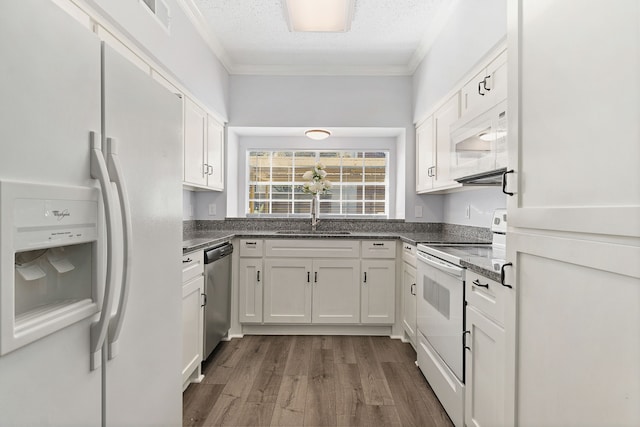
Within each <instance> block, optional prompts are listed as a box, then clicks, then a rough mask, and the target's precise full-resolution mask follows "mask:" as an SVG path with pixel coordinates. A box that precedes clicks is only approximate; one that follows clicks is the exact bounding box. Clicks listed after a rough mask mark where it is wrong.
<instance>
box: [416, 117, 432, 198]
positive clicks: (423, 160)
mask: <svg viewBox="0 0 640 427" xmlns="http://www.w3.org/2000/svg"><path fill="white" fill-rule="evenodd" d="M434 154H435V144H434V130H433V116H429V118H428V119H427V120H425V121H424V122H423V123H422V124H421V125H420V126H418V127H417V128H416V192H417V193H421V192H424V191H427V190H430V189H431V188H432V187H433V176H434V174H435V166H436V162H435V157H434Z"/></svg>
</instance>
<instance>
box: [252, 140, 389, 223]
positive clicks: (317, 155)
mask: <svg viewBox="0 0 640 427" xmlns="http://www.w3.org/2000/svg"><path fill="white" fill-rule="evenodd" d="M252 152H268V153H270V156H269V168H270V171H269V177H270V178H272V177H273V173H272V170H273V158H274V157H275V156H274V153H291V157H292V158H294V159H295V154H296V153H314V157H313V158H314V163H315V162H317V161H321V162H322V159H323V157H321V155H322V153H336V154H337V155H338V157H340V158H341V159H342V158H344V157H343V155H344V153H358V154H359V155H361V156H362V157H357V158H362V159H363V166H362V167H363V174H362V175H363V181H361V182H360V183H358V182H349V181H344V180H343V179H342V176H343V171H342V168H343V165H342V161H341V162H340V175H341V179H340V181H338V182H336V181H335V180H334V179H332V180H331V181H332V183H333V185H334V186H333V188H332V190H331V191H332V192H335V191H336V189H338V188H339V189H340V192H341V195H340V197H339V198H338V199H337V200H334V201H332V202H331V203H336V204H339V206H340V213H323V212H321V213H320V217H321V218H343V219H344V218H346V219H389V218H391V209H392V206H391V198H390V191H391V181H392V172H393V171H392V162H391V159H392V150H390V149H388V148H377V147H376V148H374V147H370V148H362V147H358V148H354V149H344V148H341V149H331V148H326V149H312V148H309V149H300V148H284V147H282V148H246V149H245V150H244V157H245V168H244V179H243V181H244V190H243V191H242V194H243V199H244V203H243V204H244V209H243V210H244V216H245V217H247V218H307V217H308V216H309V213H307V212H303V213H293V212H290V213H266V214H265V213H250V212H249V208H250V205H251V203H252V200H251V199H250V197H249V195H250V191H249V188H250V186H251V185H267V186H273V185H274V183H275V184H276V185H277V184H281V185H291V186H292V192H291V198H289V199H282V201H288V202H290V203H292V206H291V211H294V210H295V203H296V198H295V194H296V192H295V188H296V187H299V186H301V185H302V183H303V182H304V181H303V180H302V173H304V171H307V170H309V169H308V166H304V167H301V168H300V171H298V170H296V167H295V161H294V162H293V163H294V164H293V177H292V178H293V179H292V181H288V182H286V183H285V182H281V181H272V180H269V181H262V182H259V181H251V180H250V177H251V167H250V155H251V153H252ZM366 153H383V154H384V171H385V177H384V181H382V182H367V181H364V177H365V176H366V175H365V173H364V168H365V167H366V165H365V163H364V158H365V155H366ZM300 157H303V156H300ZM324 158H326V157H324ZM348 185H362V186H363V193H362V199H359V200H355V201H354V200H348V199H344V198H343V194H342V191H343V188H344V187H346V186H348ZM371 186H384V199H383V200H377V199H372V200H369V199H366V198H365V195H366V187H371ZM308 197H309V196H306V197H305V198H304V199H302V200H303V202H304V203H305V204H308V203H309V202H308V201H309V198H308ZM259 200H260V199H254V200H253V201H259ZM320 200H321V211H322V206H323V204H325V203H327V201H323V197H322V196H320ZM262 201H264V202H269V203H270V204H271V203H273V201H274V199H273V193H271V194H270V197H268V198H265V199H262ZM348 202H359V203H362V209H363V210H364V209H365V206H366V204H367V203H380V202H383V203H384V210H385V212H384V213H381V214H365V213H361V214H353V213H346V212H344V210H343V209H344V205H345V203H348ZM269 211H271V206H270V209H269Z"/></svg>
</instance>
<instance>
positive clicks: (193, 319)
mask: <svg viewBox="0 0 640 427" xmlns="http://www.w3.org/2000/svg"><path fill="white" fill-rule="evenodd" d="M203 256H204V254H203V252H202V251H199V252H192V253H190V254H186V255H184V256H183V258H182V266H183V267H182V281H183V282H182V382H183V384H184V385H185V386H186V385H188V383H189V382H191V381H199V380H200V379H201V371H200V369H201V368H200V362H202V338H203V335H202V334H203V321H204V308H203V303H202V302H203V301H202V295H203V294H204V262H203V261H204V259H203Z"/></svg>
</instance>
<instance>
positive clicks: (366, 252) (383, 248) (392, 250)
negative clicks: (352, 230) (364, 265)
mask: <svg viewBox="0 0 640 427" xmlns="http://www.w3.org/2000/svg"><path fill="white" fill-rule="evenodd" d="M395 257H396V241H395V240H371V241H363V242H362V258H395Z"/></svg>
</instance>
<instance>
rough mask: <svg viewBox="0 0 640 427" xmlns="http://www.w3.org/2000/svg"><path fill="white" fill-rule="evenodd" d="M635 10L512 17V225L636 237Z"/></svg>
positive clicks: (639, 77) (639, 213)
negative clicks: (568, 23) (568, 25)
mask: <svg viewBox="0 0 640 427" xmlns="http://www.w3.org/2000/svg"><path fill="white" fill-rule="evenodd" d="M514 8H516V6H514ZM639 9H640V3H638V1H637V0H626V1H625V0H620V1H616V2H606V1H592V2H586V3H583V2H580V1H577V0H576V1H567V2H552V1H526V2H524V5H522V6H521V7H520V12H519V13H520V14H521V17H520V18H517V17H513V18H512V21H518V22H514V23H513V25H515V27H514V29H515V30H514V31H512V32H511V33H510V37H509V40H510V43H511V45H509V55H510V60H509V63H510V64H513V66H509V71H510V74H509V86H510V90H509V110H510V114H509V137H508V151H509V164H510V168H511V169H514V173H512V174H509V175H507V181H508V184H507V191H509V192H513V193H515V195H514V197H509V198H508V203H509V205H508V208H509V226H512V227H532V228H537V229H548V230H559V231H575V232H583V233H596V234H610V235H618V236H635V237H639V236H640V167H639V165H640V120H639V119H638V118H639V117H640V32H639V31H638V28H639V27H640V22H639V21H640V18H639V17H640V11H639ZM576 10H579V13H576ZM575 15H579V19H575V18H576V16H575ZM568 20H570V21H571V26H570V28H569V27H567V22H568ZM594 25H597V26H598V28H599V30H598V31H593V28H594V27H593V26H594ZM516 31H517V32H516ZM603 34H608V36H606V37H603V36H602V35H603ZM518 64H522V65H521V66H520V69H519V68H518Z"/></svg>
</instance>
